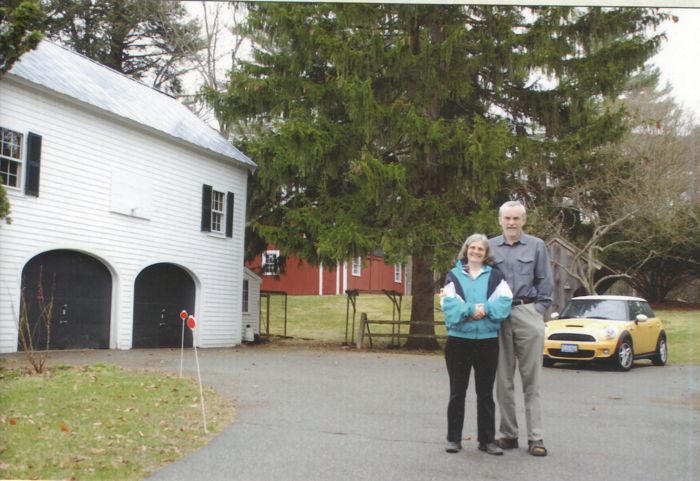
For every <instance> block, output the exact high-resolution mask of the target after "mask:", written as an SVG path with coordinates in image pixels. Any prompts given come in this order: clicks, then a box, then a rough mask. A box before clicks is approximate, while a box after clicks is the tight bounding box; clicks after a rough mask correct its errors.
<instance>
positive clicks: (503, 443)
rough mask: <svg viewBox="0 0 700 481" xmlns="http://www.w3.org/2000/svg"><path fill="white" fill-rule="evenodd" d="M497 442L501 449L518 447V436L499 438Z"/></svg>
mask: <svg viewBox="0 0 700 481" xmlns="http://www.w3.org/2000/svg"><path fill="white" fill-rule="evenodd" d="M496 444H498V447H500V448H501V449H517V448H518V439H517V438H498V439H497V440H496Z"/></svg>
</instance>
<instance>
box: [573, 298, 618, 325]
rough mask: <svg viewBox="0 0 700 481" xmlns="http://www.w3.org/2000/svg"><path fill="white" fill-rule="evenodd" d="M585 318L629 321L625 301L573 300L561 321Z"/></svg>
mask: <svg viewBox="0 0 700 481" xmlns="http://www.w3.org/2000/svg"><path fill="white" fill-rule="evenodd" d="M574 317H585V318H588V319H609V320H620V321H621V320H627V318H628V316H627V309H626V303H625V301H621V300H611V299H572V300H571V301H570V302H569V303H568V304H567V305H566V307H565V308H564V310H563V311H562V312H561V315H560V316H559V318H560V319H571V318H574Z"/></svg>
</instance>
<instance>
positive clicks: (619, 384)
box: [51, 345, 700, 481]
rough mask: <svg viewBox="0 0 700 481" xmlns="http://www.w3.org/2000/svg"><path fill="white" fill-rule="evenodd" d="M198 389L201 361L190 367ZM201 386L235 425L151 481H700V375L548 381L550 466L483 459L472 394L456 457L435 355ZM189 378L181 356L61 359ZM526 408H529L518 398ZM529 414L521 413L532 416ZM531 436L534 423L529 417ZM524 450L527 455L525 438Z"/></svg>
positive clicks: (333, 353)
mask: <svg viewBox="0 0 700 481" xmlns="http://www.w3.org/2000/svg"><path fill="white" fill-rule="evenodd" d="M185 359H186V360H185V370H186V371H187V373H188V375H191V376H196V371H195V361H194V357H193V355H192V354H191V352H190V356H189V358H188V357H187V356H186V358H185ZM199 361H200V366H201V369H202V378H203V381H204V382H205V383H206V384H208V385H211V386H213V387H214V388H216V389H217V390H219V391H220V392H221V393H222V394H224V395H227V396H230V397H232V398H233V399H234V400H235V403H236V406H237V414H236V420H235V422H234V424H233V425H232V426H231V427H229V428H228V429H226V430H225V431H224V432H223V433H221V434H220V435H219V436H218V437H217V438H216V439H214V441H213V442H211V443H210V444H209V445H207V446H206V447H204V448H203V449H201V450H199V451H197V452H195V453H192V454H190V455H189V456H187V457H185V458H183V459H182V460H180V461H178V462H176V463H174V464H172V465H169V466H166V467H165V468H163V469H161V470H160V471H158V472H157V473H155V474H154V475H153V476H152V477H151V478H149V479H152V480H168V481H177V480H183V481H184V480H187V481H190V480H207V481H216V480H237V481H272V480H284V481H314V480H318V481H336V480H337V481H351V480H352V481H354V480H357V481H360V480H372V481H374V480H382V481H390V480H401V481H412V480H416V481H427V480H440V481H448V480H466V481H471V480H474V481H484V480H500V481H504V480H514V481H515V480H517V481H544V480H558V481H588V480H590V481H601V480H613V479H614V480H625V481H627V480H635V481H658V480H674V481H693V480H698V479H700V380H699V379H698V377H699V376H700V369H698V368H697V367H694V366H670V365H669V366H666V367H653V366H651V365H650V364H646V363H639V365H637V366H636V367H635V368H634V369H632V371H630V372H627V373H618V372H612V371H606V370H601V369H590V368H583V369H577V368H575V367H573V366H569V367H555V368H547V369H545V370H544V375H543V390H542V395H543V408H544V413H543V417H544V421H545V442H546V445H547V447H548V449H549V456H547V457H545V458H534V457H532V456H530V455H528V454H527V452H526V451H525V449H523V448H522V447H521V448H520V449H519V450H516V451H507V452H506V453H505V455H504V456H489V455H487V454H485V453H482V452H480V451H478V450H477V449H476V419H475V418H476V415H475V413H476V405H475V402H474V390H473V386H470V387H469V392H468V394H467V419H466V422H465V429H464V436H465V438H466V439H465V441H464V442H463V445H464V448H465V449H463V450H462V452H460V453H457V454H447V453H445V451H444V440H445V429H446V428H445V425H446V420H445V417H446V415H445V410H446V402H447V395H448V384H447V374H446V371H445V367H444V361H443V358H442V357H441V356H440V355H437V354H429V355H425V354H406V353H399V352H389V353H381V352H360V351H356V350H342V349H323V348H309V347H304V346H301V347H300V346H281V347H280V346H272V345H260V346H241V347H238V348H235V349H207V350H200V351H199ZM51 362H58V363H92V362H108V363H114V364H119V365H123V366H126V367H130V368H143V369H157V370H163V371H170V372H178V370H179V367H180V354H179V351H177V350H164V349H161V350H131V351H104V350H102V351H80V352H57V353H52V355H51ZM518 402H519V405H520V406H522V397H519V398H518ZM521 412H522V411H521ZM520 419H521V422H522V423H524V417H523V416H521V417H520ZM520 441H521V446H522V445H523V444H524V445H526V444H527V441H526V439H525V437H524V435H523V433H521V439H520Z"/></svg>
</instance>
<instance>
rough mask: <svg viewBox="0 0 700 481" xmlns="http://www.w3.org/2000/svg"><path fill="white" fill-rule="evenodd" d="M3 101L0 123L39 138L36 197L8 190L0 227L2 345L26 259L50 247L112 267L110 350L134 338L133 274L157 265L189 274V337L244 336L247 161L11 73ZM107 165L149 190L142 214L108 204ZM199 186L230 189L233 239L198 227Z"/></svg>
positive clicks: (10, 339)
mask: <svg viewBox="0 0 700 481" xmlns="http://www.w3.org/2000/svg"><path fill="white" fill-rule="evenodd" d="M144 88H146V87H144ZM0 98H1V99H2V108H1V109H0V126H2V127H5V128H8V129H12V130H16V131H18V132H22V133H24V135H25V136H26V135H27V133H28V132H34V133H36V134H38V135H41V136H42V155H41V181H40V193H39V197H31V196H26V195H25V194H24V192H23V190H16V189H6V190H7V191H8V197H9V200H10V204H11V214H10V216H11V218H12V223H10V224H6V223H2V225H0V352H13V351H16V350H17V328H16V323H17V318H18V314H19V303H20V288H21V273H22V269H23V267H24V265H25V264H26V263H27V262H28V261H29V260H30V259H31V258H32V257H34V256H36V255H38V254H40V253H42V252H46V251H49V250H53V249H73V250H78V251H81V252H84V253H87V254H89V255H91V256H93V257H96V258H98V259H99V260H100V261H102V262H103V263H104V264H105V265H106V266H107V268H108V269H109V270H110V272H111V273H112V283H113V290H112V319H111V335H110V347H111V348H116V349H129V348H130V347H131V345H132V323H133V287H134V281H135V279H136V276H137V275H138V274H139V273H140V272H141V271H142V270H143V269H144V268H146V267H148V266H150V265H152V264H155V263H160V262H167V263H172V264H175V265H178V266H180V267H182V268H184V269H185V270H187V271H188V272H189V273H190V275H191V276H192V278H193V279H194V281H195V285H196V303H195V316H196V317H197V321H198V324H197V329H196V331H195V343H196V344H197V345H198V346H200V347H216V346H233V345H236V344H238V343H240V341H241V334H242V331H241V325H242V314H241V309H242V306H241V292H242V279H243V242H244V225H245V200H246V188H247V177H248V174H249V171H250V166H246V165H243V164H242V163H240V162H235V161H233V160H232V159H230V158H227V157H226V156H225V155H222V154H220V153H217V152H213V151H208V150H206V149H204V148H201V147H200V146H196V145H193V144H188V143H187V142H185V141H181V140H176V139H173V138H172V137H171V136H169V135H167V134H166V133H163V132H158V131H156V130H155V129H152V128H150V127H144V126H142V125H139V124H137V123H135V122H131V121H129V119H123V118H119V117H117V116H116V115H114V114H112V113H109V112H105V111H104V110H100V109H97V108H95V107H94V106H91V105H88V104H85V103H84V102H80V101H76V100H74V99H71V98H70V97H67V96H65V95H60V94H56V93H55V92H52V91H51V90H50V89H47V88H45V87H37V86H35V85H32V84H31V82H27V81H24V80H23V79H18V78H13V77H12V76H11V75H8V76H7V77H5V78H3V79H2V81H0ZM113 172H118V173H119V174H120V175H124V174H126V175H128V176H130V177H133V178H134V179H138V185H139V186H142V187H143V190H148V191H149V192H136V193H135V194H134V195H133V197H139V198H143V199H148V201H146V202H142V204H143V205H145V204H149V209H148V214H147V217H148V218H141V217H138V216H132V215H125V214H121V213H115V212H112V211H111V207H112V197H113V195H112V192H111V189H112V185H113V183H112V180H113ZM203 184H208V185H212V186H213V187H214V189H215V190H219V191H223V192H233V193H234V194H235V204H234V214H233V216H234V229H233V237H232V238H226V237H223V236H218V235H215V234H209V233H203V232H200V223H201V201H202V185H203ZM136 194H138V195H136ZM124 200H125V202H126V201H127V200H128V199H124ZM136 212H138V209H137V210H136V211H135V213H136Z"/></svg>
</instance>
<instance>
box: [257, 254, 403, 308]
mask: <svg viewBox="0 0 700 481" xmlns="http://www.w3.org/2000/svg"><path fill="white" fill-rule="evenodd" d="M246 266H247V267H249V268H250V269H252V270H253V271H255V272H257V273H259V274H260V275H261V277H262V279H263V282H262V286H261V289H262V290H263V291H278V292H286V293H287V294H289V295H320V296H322V295H335V294H344V293H345V291H346V290H347V289H359V290H363V291H377V292H381V291H382V289H384V290H389V291H397V292H400V293H401V294H403V295H409V294H410V287H409V286H407V279H410V276H408V275H407V273H406V265H405V264H387V263H386V262H384V259H383V257H382V256H381V255H380V253H375V254H373V255H370V256H368V257H365V258H361V257H355V258H353V259H348V260H347V261H338V262H336V263H334V264H333V265H330V266H329V265H323V264H322V265H319V266H314V265H311V264H309V263H308V262H306V261H304V260H302V259H299V258H297V257H294V256H284V255H283V254H281V253H280V251H279V250H278V249H275V248H272V247H271V248H269V249H268V250H266V251H265V252H263V253H262V254H260V255H258V256H256V257H255V259H253V261H251V262H247V263H246Z"/></svg>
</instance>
